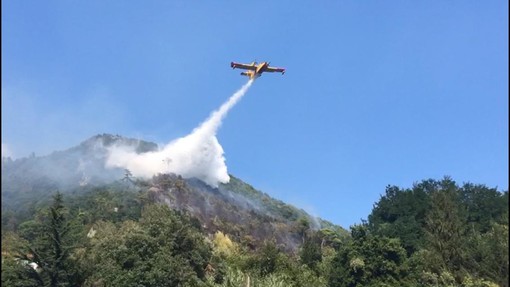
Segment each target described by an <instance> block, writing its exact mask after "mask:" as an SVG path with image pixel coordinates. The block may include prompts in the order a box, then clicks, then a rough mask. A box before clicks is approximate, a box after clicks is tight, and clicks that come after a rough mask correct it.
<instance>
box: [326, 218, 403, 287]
mask: <svg viewBox="0 0 510 287" xmlns="http://www.w3.org/2000/svg"><path fill="white" fill-rule="evenodd" d="M351 236H352V241H351V242H349V243H347V244H344V245H343V246H342V247H341V248H340V250H339V251H338V253H337V255H336V257H335V258H334V259H333V262H332V266H331V268H332V270H331V274H330V277H329V286H335V287H336V286H338V287H343V286H345V287H354V286H397V285H400V286H405V285H406V284H409V285H412V284H411V283H408V281H410V280H409V278H408V276H409V273H408V265H407V255H406V251H405V249H404V248H403V247H402V245H401V244H400V241H399V239H396V238H388V237H384V236H374V234H372V233H371V232H370V230H369V229H368V226H367V225H366V224H362V225H355V226H352V227H351Z"/></svg>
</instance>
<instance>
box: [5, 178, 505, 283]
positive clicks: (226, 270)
mask: <svg viewBox="0 0 510 287" xmlns="http://www.w3.org/2000/svg"><path fill="white" fill-rule="evenodd" d="M127 175H128V174H127ZM200 188H204V187H200V184H199V183H196V182H195V183H193V182H191V183H189V182H185V181H183V180H182V179H181V178H178V177H172V176H163V175H160V176H157V177H155V178H154V179H153V180H152V181H139V180H136V179H129V178H127V179H126V180H123V181H120V182H117V183H114V184H110V185H104V186H100V187H84V188H80V189H73V190H67V191H63V193H59V192H53V193H52V194H53V196H52V197H50V198H46V199H45V200H40V199H39V198H38V197H34V198H33V199H32V200H29V199H28V198H26V197H23V198H21V199H19V198H18V199H16V200H19V203H22V204H23V205H24V206H27V207H28V208H27V209H19V208H11V209H9V210H7V211H6V212H4V211H2V286H252V287H253V286H303V287H305V286H306V287H309V286H459V287H460V286H465V287H467V286H508V272H509V270H508V264H509V263H508V260H509V259H508V258H509V257H508V192H503V193H502V192H499V191H497V190H496V189H493V188H488V187H486V186H483V185H474V184H469V183H467V184H464V185H462V186H458V185H457V184H456V183H455V182H454V181H453V180H451V179H450V178H444V179H442V180H425V181H422V182H420V183H416V184H415V185H414V186H413V187H412V188H405V189H403V188H399V187H396V186H388V187H387V188H386V192H385V194H384V195H382V196H381V198H380V200H379V201H378V202H377V203H376V204H375V205H374V208H373V210H372V212H371V214H370V215H369V216H368V220H367V221H364V222H362V223H361V224H358V225H354V226H351V228H350V233H349V234H348V236H346V235H345V231H343V230H342V229H341V228H339V227H336V226H334V225H332V224H329V223H325V222H321V223H322V224H321V225H320V226H317V223H315V222H312V220H311V219H310V218H309V217H308V216H307V215H306V213H303V212H302V211H300V210H298V209H295V208H294V207H291V206H289V205H286V204H284V203H282V202H279V201H272V199H270V198H269V197H268V196H267V195H265V194H261V193H259V192H258V191H256V190H254V189H253V188H251V187H250V186H248V185H243V184H242V182H240V181H239V180H237V179H234V180H233V182H232V183H231V186H229V190H240V192H239V193H237V195H235V196H237V197H235V198H234V195H232V198H234V199H229V200H230V201H228V200H227V197H226V196H225V193H223V194H222V193H221V192H222V190H216V191H214V190H212V191H210V190H208V192H210V193H213V192H216V193H218V194H217V196H218V197H217V198H225V202H226V203H225V204H224V205H220V204H219V203H218V202H219V201H218V202H216V201H217V199H216V198H213V197H208V195H207V194H205V195H204V194H203V193H197V192H196V190H197V189H200ZM223 192H224V191H223ZM22 194H23V195H24V194H25V193H22ZM2 196H3V191H2ZM9 196H12V194H10V195H9ZM221 196H224V197H221ZM243 198H245V199H247V200H246V204H251V205H257V206H258V208H262V206H263V204H262V203H263V202H265V201H266V202H267V203H268V207H267V209H266V211H267V212H268V215H267V217H264V216H261V215H260V214H258V213H255V212H253V211H250V209H247V211H242V210H241V211H240V210H239V205H235V204H233V202H234V201H235V202H237V203H239V202H240V201H241V200H242V199H243ZM248 199H249V200H248ZM203 202H208V203H209V205H207V206H205V205H203ZM229 202H230V203H229ZM227 203H228V204H227ZM10 206H13V207H14V206H15V205H10ZM201 206H202V207H201ZM200 208H202V209H203V210H205V211H203V212H197V211H196V210H199V209H200ZM210 210H214V211H215V212H216V218H214V217H213V218H208V214H209V213H207V212H210ZM229 213H232V214H234V215H235V216H237V217H239V218H238V219H237V220H239V222H237V221H234V220H233V219H231V220H232V221H229V220H230V219H229V216H232V214H230V215H229ZM250 216H251V217H250ZM229 222H230V223H229ZM241 224H244V226H241ZM264 224H266V225H269V226H270V227H267V229H264V228H262V227H260V226H264ZM285 224H287V226H286V225H285ZM246 227H248V228H246ZM250 228H251V229H253V228H255V229H257V228H261V229H259V231H257V232H254V230H250ZM277 232H280V233H277ZM286 232H288V233H289V234H290V235H289V236H284V235H282V234H284V233H286ZM286 240H287V241H286ZM296 242H297V243H296ZM289 245H292V248H289ZM295 245H296V246H295Z"/></svg>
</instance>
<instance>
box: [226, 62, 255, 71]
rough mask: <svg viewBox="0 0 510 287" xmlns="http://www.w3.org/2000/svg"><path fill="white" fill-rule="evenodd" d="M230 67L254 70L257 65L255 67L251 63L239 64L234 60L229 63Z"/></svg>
mask: <svg viewBox="0 0 510 287" xmlns="http://www.w3.org/2000/svg"><path fill="white" fill-rule="evenodd" d="M230 67H232V68H234V69H235V68H238V69H245V70H252V71H255V70H256V69H257V67H255V66H253V65H248V64H241V63H235V62H232V63H230Z"/></svg>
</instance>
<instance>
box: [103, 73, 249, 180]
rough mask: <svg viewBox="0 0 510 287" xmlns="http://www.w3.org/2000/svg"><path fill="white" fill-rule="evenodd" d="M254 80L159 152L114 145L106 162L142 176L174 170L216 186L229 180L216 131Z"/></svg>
mask: <svg viewBox="0 0 510 287" xmlns="http://www.w3.org/2000/svg"><path fill="white" fill-rule="evenodd" d="M252 83H253V80H250V81H248V83H246V84H245V85H244V86H243V87H241V89H239V90H238V91H237V92H235V93H234V94H233V95H232V96H231V97H230V99H229V100H228V101H227V102H225V103H224V104H223V105H222V106H221V107H220V108H219V109H218V110H216V111H214V112H213V113H212V114H211V115H210V116H209V118H208V119H207V120H205V121H204V122H203V123H202V124H201V125H200V126H198V127H197V128H195V129H194V130H193V131H192V132H191V133H190V134H189V135H187V136H185V137H182V138H179V139H176V140H174V141H171V142H170V143H169V144H167V145H166V146H164V147H163V148H162V149H160V150H159V151H156V152H147V153H143V154H137V153H135V151H134V150H133V148H128V147H125V146H116V147H113V148H111V149H110V154H109V156H108V159H107V162H106V166H107V167H121V168H127V169H129V170H130V171H131V173H132V174H133V175H134V176H139V177H151V176H153V175H154V174H157V173H162V172H172V173H175V174H179V175H181V176H182V177H184V178H192V177H196V178H198V179H200V180H202V181H204V182H205V183H207V184H208V185H210V186H213V187H217V186H218V184H219V183H220V182H221V183H227V182H228V181H229V180H230V177H229V176H228V172H227V166H226V164H225V157H224V156H223V148H222V147H221V145H220V143H219V142H218V139H217V138H216V132H217V130H218V128H219V127H220V126H221V123H222V120H223V119H224V118H225V116H226V115H227V113H228V111H229V110H230V109H231V108H232V107H233V106H234V105H235V104H236V103H237V102H238V101H239V100H240V99H241V98H242V97H243V96H244V94H245V93H246V92H247V91H248V88H249V87H250V86H251V85H252Z"/></svg>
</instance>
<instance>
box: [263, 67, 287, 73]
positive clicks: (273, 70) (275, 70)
mask: <svg viewBox="0 0 510 287" xmlns="http://www.w3.org/2000/svg"><path fill="white" fill-rule="evenodd" d="M264 72H270V73H273V72H280V73H285V68H276V67H267V68H266V69H265V70H264Z"/></svg>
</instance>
